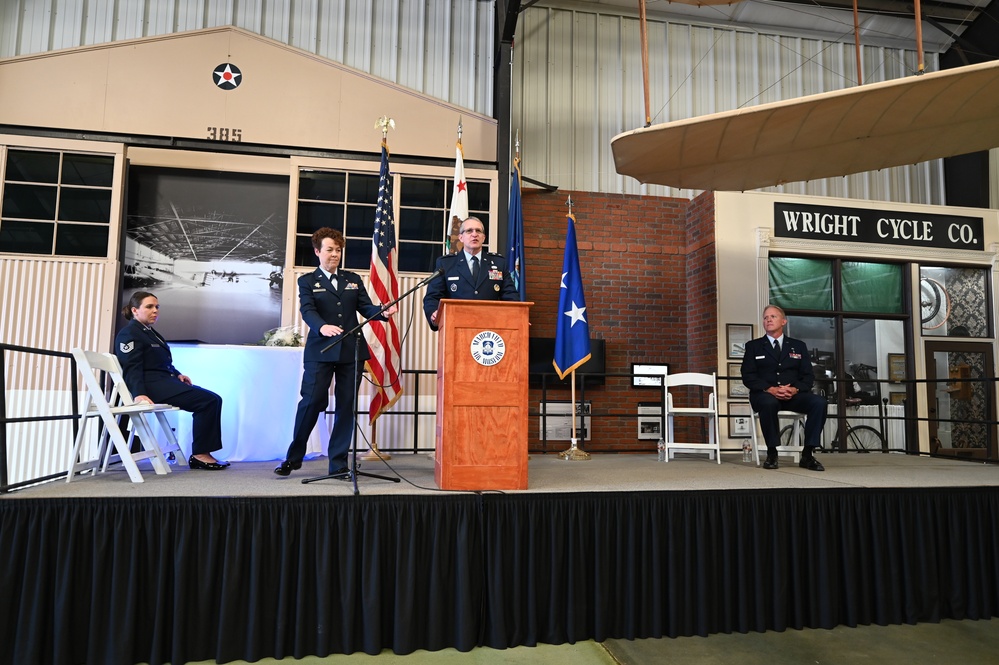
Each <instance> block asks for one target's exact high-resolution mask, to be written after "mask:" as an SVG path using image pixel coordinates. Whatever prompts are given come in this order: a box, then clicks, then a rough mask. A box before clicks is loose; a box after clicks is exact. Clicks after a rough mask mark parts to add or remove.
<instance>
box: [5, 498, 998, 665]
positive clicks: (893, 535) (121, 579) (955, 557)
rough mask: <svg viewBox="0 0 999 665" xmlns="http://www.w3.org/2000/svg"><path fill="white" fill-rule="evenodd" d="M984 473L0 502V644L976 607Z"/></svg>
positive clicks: (231, 638) (159, 644)
mask: <svg viewBox="0 0 999 665" xmlns="http://www.w3.org/2000/svg"><path fill="white" fill-rule="evenodd" d="M997 527H999V490H997V488H960V489H955V488H940V489H933V488H930V489H919V490H907V489H906V490H857V489H850V490H848V491H840V490H835V491H832V490H830V491H808V492H804V491H801V490H754V491H738V492H737V491H709V492H634V493H590V494H518V495H501V494H486V495H483V496H476V495H448V496H443V497H438V496H429V497H428V496H407V497H399V496H393V497H384V496H374V497H365V496H360V497H346V498H345V497H329V498H280V499H273V498H259V499H257V498H212V499H204V498H173V499H167V498H158V499H150V498H146V499H130V500H127V501H126V500H121V499H96V500H83V499H72V500H66V499H62V500H35V499H23V500H22V499H16V498H10V499H4V500H2V501H0V539H2V541H0V542H2V547H0V570H2V571H3V572H2V580H3V582H2V587H0V614H2V617H3V618H2V620H0V662H3V663H18V664H23V663H53V664H56V665H61V664H64V663H65V664H69V663H87V664H88V665H99V664H100V663H108V664H113V665H122V664H127V663H137V662H149V663H153V664H159V663H164V662H173V663H183V662H187V661H191V660H206V659H215V660H217V661H219V662H227V661H230V660H234V659H242V660H247V661H255V660H258V659H260V658H264V657H268V656H269V657H274V658H285V657H289V656H293V657H296V658H301V657H304V656H308V655H316V656H326V655H329V654H334V653H353V652H358V651H363V652H366V653H369V654H377V653H379V652H380V651H382V650H383V649H392V650H393V651H395V652H396V653H399V654H406V653H411V652H413V651H415V650H418V649H426V650H431V651H433V650H438V649H443V648H446V647H454V648H456V649H458V650H460V651H467V650H469V649H472V648H473V647H476V646H488V647H494V648H505V647H513V646H518V645H534V644H537V643H550V644H559V643H564V642H575V641H579V640H587V639H595V640H598V641H599V640H604V639H608V638H629V639H630V638H646V637H663V636H669V637H676V636H687V635H709V634H711V633H729V632H747V631H765V630H777V631H781V630H785V629H787V628H804V627H810V628H831V627H833V626H837V625H848V626H855V625H858V624H881V625H884V624H903V623H917V622H936V621H939V620H941V619H984V618H989V617H992V616H997V615H999V528H997Z"/></svg>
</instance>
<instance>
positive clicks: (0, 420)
mask: <svg viewBox="0 0 999 665" xmlns="http://www.w3.org/2000/svg"><path fill="white" fill-rule="evenodd" d="M8 352H9V353H24V354H29V355H35V356H47V357H54V358H64V359H68V360H69V381H68V384H69V387H70V399H71V404H72V412H71V413H70V414H68V415H67V414H51V415H42V416H22V417H9V416H8V414H7V354H8ZM76 377H77V371H76V360H75V359H74V358H73V356H72V354H69V353H65V352H62V351H49V350H48V349H39V348H34V347H30V346H19V345H16V344H4V343H0V385H3V386H4V390H3V392H2V393H0V494H6V493H7V492H10V491H11V490H15V489H18V488H21V487H26V486H28V485H34V484H36V483H40V482H45V481H47V480H54V479H56V478H60V477H63V476H65V475H66V472H65V471H62V472H60V473H54V474H47V475H42V476H38V477H32V478H26V479H22V480H19V481H18V482H15V483H11V482H10V474H9V455H8V453H9V440H8V436H7V428H8V426H9V425H16V424H21V423H37V422H54V421H60V420H72V428H73V438H74V440H75V438H76V435H77V433H78V432H79V427H80V405H79V398H78V395H79V391H78V385H77V379H76ZM20 388H27V386H20Z"/></svg>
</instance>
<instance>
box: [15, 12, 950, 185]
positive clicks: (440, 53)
mask: <svg viewBox="0 0 999 665" xmlns="http://www.w3.org/2000/svg"><path fill="white" fill-rule="evenodd" d="M628 10H630V8H627V7H625V8H622V9H621V12H622V13H614V12H615V11H617V10H616V8H612V7H611V8H608V7H606V6H602V7H599V11H597V10H596V9H594V8H591V7H584V8H574V7H571V6H570V7H544V6H533V7H530V8H528V9H527V10H526V11H524V13H523V14H522V15H521V19H520V23H519V25H518V30H517V39H516V50H515V53H514V79H513V121H512V127H513V128H514V129H515V130H519V131H520V135H521V146H522V154H523V173H524V174H525V175H527V176H529V177H533V178H536V179H539V180H541V181H543V182H548V183H551V184H553V185H558V186H560V187H564V188H569V189H580V190H586V191H601V192H615V193H626V194H652V195H665V196H685V197H689V196H691V195H692V194H693V192H691V191H689V190H675V189H671V188H666V187H660V186H644V185H640V184H639V183H638V182H637V181H635V180H633V179H631V178H626V177H622V176H619V175H618V174H617V173H616V171H615V169H614V163H613V158H612V155H611V151H610V140H611V138H612V137H614V136H615V135H616V134H618V133H620V132H622V131H626V130H630V129H634V128H636V127H640V126H642V125H643V124H644V119H645V113H644V104H643V90H642V88H643V86H642V72H641V53H640V50H639V43H640V39H639V26H638V20H637V18H636V17H635V16H634V15H633V12H632V15H623V12H625V11H628ZM493 12H494V3H493V2H481V1H477V0H378V2H374V1H373V0H301V1H296V2H290V1H285V2H265V1H264V0H145V1H144V2H139V1H138V0H137V1H136V2H120V1H116V0H8V1H7V2H3V3H0V57H10V56H16V55H27V54H31V53H39V52H44V51H49V50H56V49H61V48H68V47H73V46H81V45H89V44H99V43H105V42H110V41H117V40H124V39H131V38H137V37H146V36H150V35H159V34H169V33H173V32H182V31H185V30H195V29H200V28H207V27H215V26H220V25H230V24H231V25H235V26H238V27H240V28H244V29H246V30H250V31H253V32H256V33H258V34H261V35H264V36H266V37H269V38H271V39H274V40H277V41H280V42H283V43H286V44H290V45H292V46H295V47H297V48H301V49H303V50H305V51H309V52H311V53H315V54H317V55H320V56H322V57H325V58H329V59H331V60H334V61H337V62H341V63H344V64H346V65H349V66H351V67H355V68H357V69H359V70H361V71H364V72H368V73H370V74H374V75H376V76H380V77H382V78H385V79H388V80H390V81H393V82H395V83H398V84H400V85H404V86H406V87H409V88H412V89H414V90H418V91H420V92H422V93H424V94H427V95H430V96H431V97H435V98H438V99H442V100H445V101H448V102H452V103H454V104H458V105H461V106H464V107H466V108H470V109H472V110H475V111H477V112H480V113H484V114H488V115H492V114H493V108H492V104H493V53H494V36H493V33H494V16H493ZM649 53H650V68H651V74H650V77H651V82H650V87H651V106H652V115H653V122H667V121H670V120H678V119H683V118H689V117H692V116H696V115H701V114H706V113H713V112H717V111H726V110H730V109H734V108H739V107H742V106H749V105H754V104H759V103H764V102H771V101H777V100H781V99H788V98H791V97H796V96H800V95H806V94H812V93H817V92H823V91H828V90H836V89H839V88H843V87H845V86H848V85H851V84H852V79H853V78H854V77H855V71H856V65H855V56H854V49H853V46H852V45H851V44H848V43H842V42H833V41H828V40H824V39H818V38H816V39H810V38H805V37H800V36H788V35H778V34H763V33H758V32H752V31H749V30H744V29H737V28H732V27H729V26H723V27H718V26H710V25H698V24H695V23H692V22H684V21H673V20H664V19H661V18H655V17H650V19H649ZM863 59H864V62H863V65H864V72H865V74H864V76H865V78H866V82H875V81H882V80H888V79H892V78H897V77H900V76H905V75H911V74H912V73H913V72H914V71H915V64H916V63H915V54H914V52H913V51H911V50H901V49H897V48H883V47H876V46H868V47H865V48H864V49H863ZM926 60H927V66H928V69H929V70H931V71H932V70H933V69H935V68H936V55H935V54H928V55H927V58H926ZM775 189H776V190H777V191H784V192H789V193H796V194H814V195H829V196H844V197H852V198H862V199H864V198H867V199H877V200H890V201H908V202H915V203H933V204H943V203H946V201H945V200H944V194H943V167H942V163H941V162H939V161H936V162H930V163H924V164H917V165H914V166H906V167H897V168H893V169H886V170H884V171H880V172H876V173H865V174H858V175H853V176H847V177H844V178H830V179H826V180H821V181H816V182H811V183H793V184H790V185H786V186H783V187H779V188H775Z"/></svg>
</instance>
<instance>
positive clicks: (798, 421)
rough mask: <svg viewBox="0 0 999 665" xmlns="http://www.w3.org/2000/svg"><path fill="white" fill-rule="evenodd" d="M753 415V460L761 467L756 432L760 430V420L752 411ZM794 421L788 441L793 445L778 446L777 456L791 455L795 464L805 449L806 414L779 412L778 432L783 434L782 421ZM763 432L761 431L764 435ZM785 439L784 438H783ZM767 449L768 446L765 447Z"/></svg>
mask: <svg viewBox="0 0 999 665" xmlns="http://www.w3.org/2000/svg"><path fill="white" fill-rule="evenodd" d="M752 414H753V458H754V459H755V460H756V466H759V465H760V446H759V443H758V442H757V440H756V430H758V429H760V422H759V421H760V419H759V417H758V416H757V415H756V411H752ZM788 418H792V419H793V425H788V427H791V437H790V438H789V439H788V441H789V442H790V444H791V445H782V446H777V455H778V456H780V455H790V456H791V459H793V460H794V461H795V462H797V461H798V460H800V459H801V451H802V450H804V449H805V441H804V436H805V435H804V432H803V431H802V424H803V423H804V422H805V414H803V413H798V412H797V411H778V412H777V422H778V431H779V432H783V431H784V429H785V428H784V427H780V426H779V423H780V421H781V419H788ZM762 432H763V430H760V433H761V434H762ZM782 438H783V437H782ZM764 449H766V446H764Z"/></svg>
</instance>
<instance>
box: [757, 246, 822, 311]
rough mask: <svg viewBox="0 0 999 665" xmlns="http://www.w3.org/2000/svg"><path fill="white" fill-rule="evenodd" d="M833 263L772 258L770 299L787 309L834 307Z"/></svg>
mask: <svg viewBox="0 0 999 665" xmlns="http://www.w3.org/2000/svg"><path fill="white" fill-rule="evenodd" d="M832 285H833V272H832V262H831V261H827V260H823V259H798V258H790V257H773V258H771V259H770V302H771V303H772V304H774V305H778V306H780V307H783V308H784V309H789V308H794V309H822V310H828V309H832V307H833V290H832Z"/></svg>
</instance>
